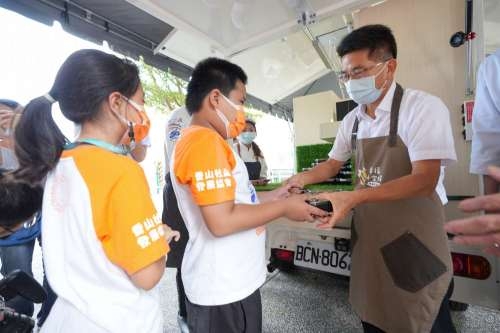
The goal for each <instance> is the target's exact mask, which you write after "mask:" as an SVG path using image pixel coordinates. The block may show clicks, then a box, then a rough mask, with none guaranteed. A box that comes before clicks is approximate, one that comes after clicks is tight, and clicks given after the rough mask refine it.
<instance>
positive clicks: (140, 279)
mask: <svg viewBox="0 0 500 333" xmlns="http://www.w3.org/2000/svg"><path fill="white" fill-rule="evenodd" d="M166 260H167V256H164V257H161V258H160V259H158V260H156V261H155V262H154V263H152V264H150V265H149V266H146V267H144V268H142V269H140V270H139V271H137V272H135V273H133V274H130V275H129V277H130V280H132V283H133V284H134V285H135V286H136V287H138V288H141V289H144V290H150V289H153V288H154V287H155V286H156V285H157V284H158V282H160V280H161V277H162V276H163V273H164V272H165V263H166Z"/></svg>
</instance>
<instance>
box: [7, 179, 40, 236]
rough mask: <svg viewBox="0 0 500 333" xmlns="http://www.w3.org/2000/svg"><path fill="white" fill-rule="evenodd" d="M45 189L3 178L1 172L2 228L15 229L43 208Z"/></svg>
mask: <svg viewBox="0 0 500 333" xmlns="http://www.w3.org/2000/svg"><path fill="white" fill-rule="evenodd" d="M42 198H43V188H42V187H41V186H32V185H31V184H28V183H26V182H22V181H18V180H14V179H13V178H12V177H9V176H3V175H2V174H1V172H0V227H7V228H13V227H15V226H17V225H19V224H20V223H22V222H25V221H26V220H28V219H29V218H31V217H32V216H33V215H34V214H35V213H36V212H38V211H39V210H40V208H41V207H42Z"/></svg>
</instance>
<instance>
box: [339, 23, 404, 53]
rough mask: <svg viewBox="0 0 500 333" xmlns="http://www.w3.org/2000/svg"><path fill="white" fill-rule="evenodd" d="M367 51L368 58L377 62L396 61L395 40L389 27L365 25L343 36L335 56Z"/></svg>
mask: <svg viewBox="0 0 500 333" xmlns="http://www.w3.org/2000/svg"><path fill="white" fill-rule="evenodd" d="M359 50H368V51H369V56H370V58H374V59H377V60H381V61H384V60H388V59H391V58H394V59H396V58H397V55H398V49H397V45H396V39H395V38H394V35H393V34H392V31H391V29H390V28H389V27H386V26H385V25H382V24H373V25H365V26H363V27H361V28H359V29H356V30H354V31H352V32H351V33H350V34H348V35H347V36H345V37H344V38H343V39H342V41H341V42H340V44H339V46H338V47H337V54H338V55H339V57H341V58H342V57H343V56H345V55H346V54H348V53H351V52H354V51H359Z"/></svg>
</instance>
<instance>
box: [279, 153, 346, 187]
mask: <svg viewBox="0 0 500 333" xmlns="http://www.w3.org/2000/svg"><path fill="white" fill-rule="evenodd" d="M344 163H345V162H341V161H338V160H336V159H329V160H327V161H325V162H321V163H320V164H318V165H316V166H315V167H314V168H312V169H311V170H308V171H304V172H301V173H298V174H296V175H295V176H293V177H291V178H290V179H288V181H287V184H288V185H290V186H292V187H298V188H302V187H304V186H306V185H309V184H316V183H321V182H324V181H325V180H327V179H329V178H332V177H335V176H336V175H337V174H338V173H339V171H340V169H342V166H343V165H344Z"/></svg>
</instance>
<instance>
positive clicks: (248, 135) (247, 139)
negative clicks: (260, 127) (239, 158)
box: [238, 132, 257, 145]
mask: <svg viewBox="0 0 500 333" xmlns="http://www.w3.org/2000/svg"><path fill="white" fill-rule="evenodd" d="M256 137H257V133H255V132H243V133H241V134H240V135H239V136H238V141H240V142H241V143H242V144H244V145H249V144H251V143H252V142H253V140H255V138H256Z"/></svg>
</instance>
